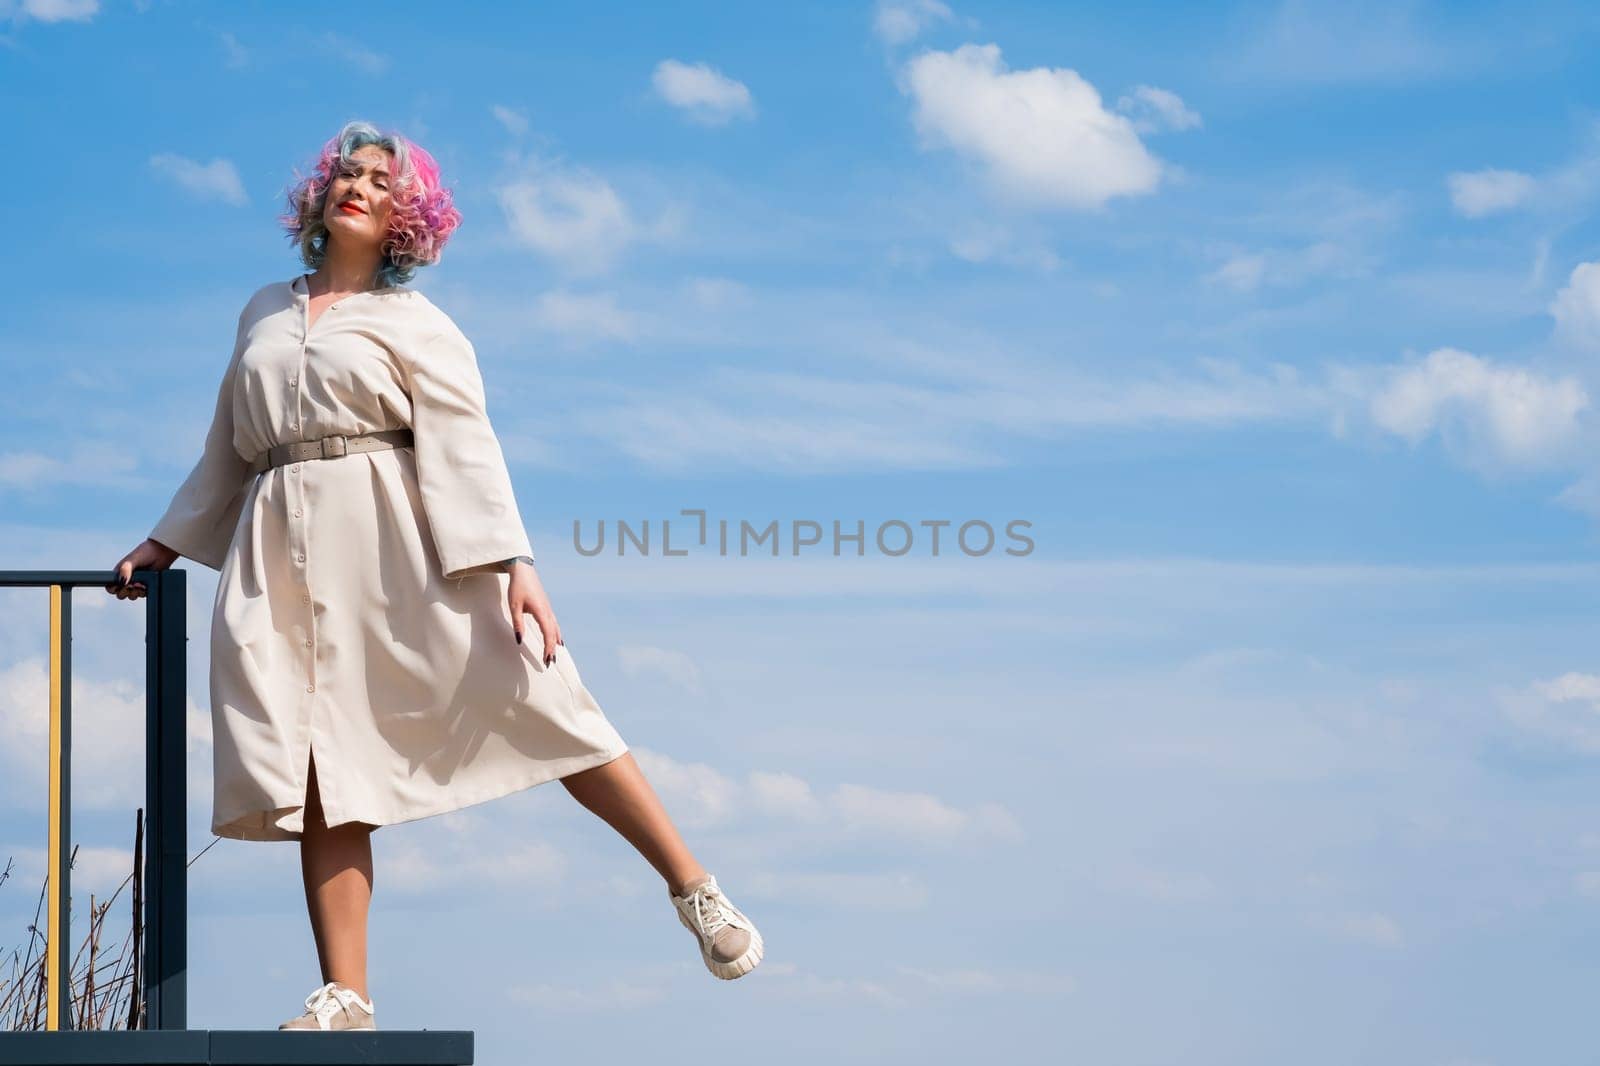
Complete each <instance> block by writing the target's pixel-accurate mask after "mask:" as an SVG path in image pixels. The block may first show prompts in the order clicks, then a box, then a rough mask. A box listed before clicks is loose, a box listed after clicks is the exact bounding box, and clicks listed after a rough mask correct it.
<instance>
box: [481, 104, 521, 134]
mask: <svg viewBox="0 0 1600 1066" xmlns="http://www.w3.org/2000/svg"><path fill="white" fill-rule="evenodd" d="M489 113H490V114H491V115H493V116H494V120H495V121H496V122H498V123H500V125H502V126H504V127H505V128H506V131H507V132H509V133H515V134H518V135H521V134H524V133H527V132H528V126H529V122H528V116H527V115H524V114H523V113H522V112H520V111H518V110H516V109H515V108H510V107H506V106H505V105H503V104H494V105H492V106H491V107H490V108H489Z"/></svg>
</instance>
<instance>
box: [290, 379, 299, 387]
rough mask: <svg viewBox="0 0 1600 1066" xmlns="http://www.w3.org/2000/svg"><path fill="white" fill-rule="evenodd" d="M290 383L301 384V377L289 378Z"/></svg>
mask: <svg viewBox="0 0 1600 1066" xmlns="http://www.w3.org/2000/svg"><path fill="white" fill-rule="evenodd" d="M289 384H291V385H298V384H300V379H299V378H290V379H289Z"/></svg>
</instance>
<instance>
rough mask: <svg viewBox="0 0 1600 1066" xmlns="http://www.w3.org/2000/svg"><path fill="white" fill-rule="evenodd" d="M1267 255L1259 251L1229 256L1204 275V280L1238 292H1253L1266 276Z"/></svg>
mask: <svg viewBox="0 0 1600 1066" xmlns="http://www.w3.org/2000/svg"><path fill="white" fill-rule="evenodd" d="M1266 272H1267V257H1266V256H1265V255H1263V254H1262V253H1260V252H1256V253H1254V254H1244V253H1240V254H1236V255H1232V256H1229V258H1228V260H1227V262H1225V263H1223V264H1222V265H1221V266H1219V267H1217V269H1215V270H1213V271H1212V272H1211V273H1209V274H1207V275H1206V280H1207V281H1211V282H1215V283H1216V284H1218V285H1223V286H1226V287H1227V288H1230V289H1234V290H1236V291H1238V292H1254V291H1255V290H1256V289H1258V288H1260V286H1261V279H1262V278H1263V277H1265V276H1266Z"/></svg>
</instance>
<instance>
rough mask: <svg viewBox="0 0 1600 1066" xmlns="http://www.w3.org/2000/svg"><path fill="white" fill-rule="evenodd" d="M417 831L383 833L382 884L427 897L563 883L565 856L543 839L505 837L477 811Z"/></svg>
mask: <svg viewBox="0 0 1600 1066" xmlns="http://www.w3.org/2000/svg"><path fill="white" fill-rule="evenodd" d="M417 828H418V830H419V831H417V832H408V833H386V834H383V835H382V836H381V838H379V839H377V840H376V842H375V845H374V847H375V848H376V849H377V850H378V851H380V852H381V857H380V861H381V863H382V865H383V879H384V882H385V884H387V885H391V886H393V887H394V888H395V889H397V890H398V891H401V892H414V893H426V892H430V891H432V890H435V889H438V888H444V887H450V886H469V887H476V886H480V885H494V886H499V887H503V888H511V889H517V890H524V891H525V890H528V889H531V888H535V887H548V886H550V885H556V884H559V883H561V882H562V881H563V880H565V878H566V876H567V871H568V861H567V857H566V856H565V855H564V854H562V852H561V851H560V849H558V848H556V847H555V846H554V845H552V844H549V843H547V842H545V841H543V840H538V839H531V838H528V837H525V836H511V837H507V836H505V835H504V833H503V832H502V831H499V830H495V829H494V828H492V827H491V826H490V825H489V824H487V823H486V822H485V819H484V816H483V815H482V814H480V813H479V812H476V811H464V810H458V811H452V812H450V813H448V814H444V815H440V816H439V817H438V818H437V819H433V820H430V822H429V824H428V825H426V826H419V827H417Z"/></svg>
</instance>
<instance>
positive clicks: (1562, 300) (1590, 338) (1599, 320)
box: [1550, 263, 1600, 349]
mask: <svg viewBox="0 0 1600 1066" xmlns="http://www.w3.org/2000/svg"><path fill="white" fill-rule="evenodd" d="M1550 314H1551V315H1553V316H1554V317H1555V320H1556V336H1557V337H1558V338H1560V339H1561V340H1563V341H1566V342H1567V343H1570V344H1575V345H1577V346H1579V347H1582V348H1594V349H1600V263H1579V264H1578V265H1577V266H1576V267H1574V268H1573V270H1572V274H1571V276H1570V277H1569V278H1568V279H1567V284H1566V286H1565V287H1563V288H1562V290H1561V291H1560V292H1558V293H1557V294H1556V297H1555V299H1554V300H1553V301H1551V303H1550Z"/></svg>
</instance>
